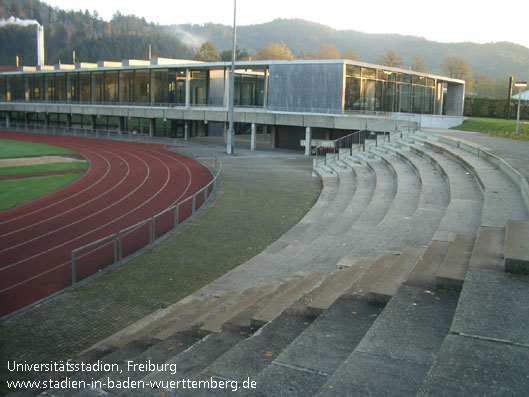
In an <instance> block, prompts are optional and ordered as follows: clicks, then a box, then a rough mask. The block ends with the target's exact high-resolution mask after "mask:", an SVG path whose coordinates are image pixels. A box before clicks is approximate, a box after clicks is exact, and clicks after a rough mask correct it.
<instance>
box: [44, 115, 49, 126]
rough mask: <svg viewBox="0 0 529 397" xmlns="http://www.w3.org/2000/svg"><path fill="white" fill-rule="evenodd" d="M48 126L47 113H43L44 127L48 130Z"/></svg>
mask: <svg viewBox="0 0 529 397" xmlns="http://www.w3.org/2000/svg"><path fill="white" fill-rule="evenodd" d="M49 125H50V115H49V114H48V113H44V126H45V127H46V128H48V127H49Z"/></svg>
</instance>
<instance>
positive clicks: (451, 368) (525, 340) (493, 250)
mask: <svg viewBox="0 0 529 397" xmlns="http://www.w3.org/2000/svg"><path fill="white" fill-rule="evenodd" d="M507 224H509V222H507ZM505 240H506V236H505V230H504V229H502V228H489V227H482V228H480V233H479V235H478V237H477V240H476V244H475V246H474V250H473V252H472V257H471V259H470V265H469V269H468V272H467V274H466V278H465V282H464V284H463V288H462V291H461V295H460V298H459V302H458V305H457V309H456V313H455V315H454V321H453V322H452V325H451V328H450V334H449V335H447V336H446V338H445V340H444V342H443V344H442V346H441V349H440V351H439V354H438V356H437V358H436V360H435V362H434V363H433V364H432V366H431V368H430V370H429V372H428V375H427V377H426V378H425V380H424V383H423V384H422V387H421V389H420V391H419V393H418V395H420V396H431V395H446V394H450V395H501V394H505V393H508V394H512V395H523V394H524V393H525V391H526V390H527V389H528V388H529V378H528V377H527V376H526V372H527V371H526V368H525V367H524V366H520V365H519V364H520V363H522V362H528V361H529V349H528V348H527V347H528V346H529V330H528V329H527V324H526V319H527V318H528V317H529V308H528V306H527V304H526V303H527V301H528V300H529V279H528V278H527V276H525V275H516V274H510V273H506V272H504V271H503V256H504V249H506V244H505V246H504V242H505ZM489 254H492V255H489ZM496 368H501V370H495V369H496ZM507 390H508V392H506V391H507Z"/></svg>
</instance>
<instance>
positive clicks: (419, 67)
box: [411, 56, 428, 73]
mask: <svg viewBox="0 0 529 397" xmlns="http://www.w3.org/2000/svg"><path fill="white" fill-rule="evenodd" d="M411 70H413V71H415V72H421V73H428V64H427V63H426V61H425V60H424V59H422V58H421V57H419V56H415V57H413V63H412V65H411Z"/></svg>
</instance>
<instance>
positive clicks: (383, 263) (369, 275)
mask: <svg viewBox="0 0 529 397" xmlns="http://www.w3.org/2000/svg"><path fill="white" fill-rule="evenodd" d="M397 258H398V255H394V254H382V255H380V256H379V257H378V258H377V260H376V261H374V262H372V264H371V265H369V262H367V261H365V260H362V262H360V263H359V265H360V266H364V267H367V266H369V267H368V268H367V270H366V271H365V272H364V273H363V275H362V277H360V279H358V280H357V281H356V282H355V283H354V284H353V285H352V286H351V287H350V288H349V289H348V290H347V291H346V292H345V293H344V294H343V295H344V296H345V297H347V296H351V295H358V296H366V297H367V294H368V291H369V289H370V288H371V286H372V285H373V284H374V283H375V282H376V281H377V280H378V279H379V278H380V276H381V275H382V274H384V272H385V271H386V270H387V269H389V268H390V267H391V266H392V265H393V263H394V262H395V261H396V260H397Z"/></svg>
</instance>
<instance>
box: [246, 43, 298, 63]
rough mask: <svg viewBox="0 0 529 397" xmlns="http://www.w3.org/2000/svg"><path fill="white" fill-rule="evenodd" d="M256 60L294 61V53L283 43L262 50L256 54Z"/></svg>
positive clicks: (270, 45)
mask: <svg viewBox="0 0 529 397" xmlns="http://www.w3.org/2000/svg"><path fill="white" fill-rule="evenodd" d="M254 58H255V59H259V60H265V59H266V60H286V61H291V60H293V59H294V55H292V51H290V49H289V48H288V47H287V46H286V44H285V43H283V42H281V43H280V44H275V43H272V44H269V45H267V46H266V47H263V48H261V49H260V50H259V51H257V54H255V57H254Z"/></svg>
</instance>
